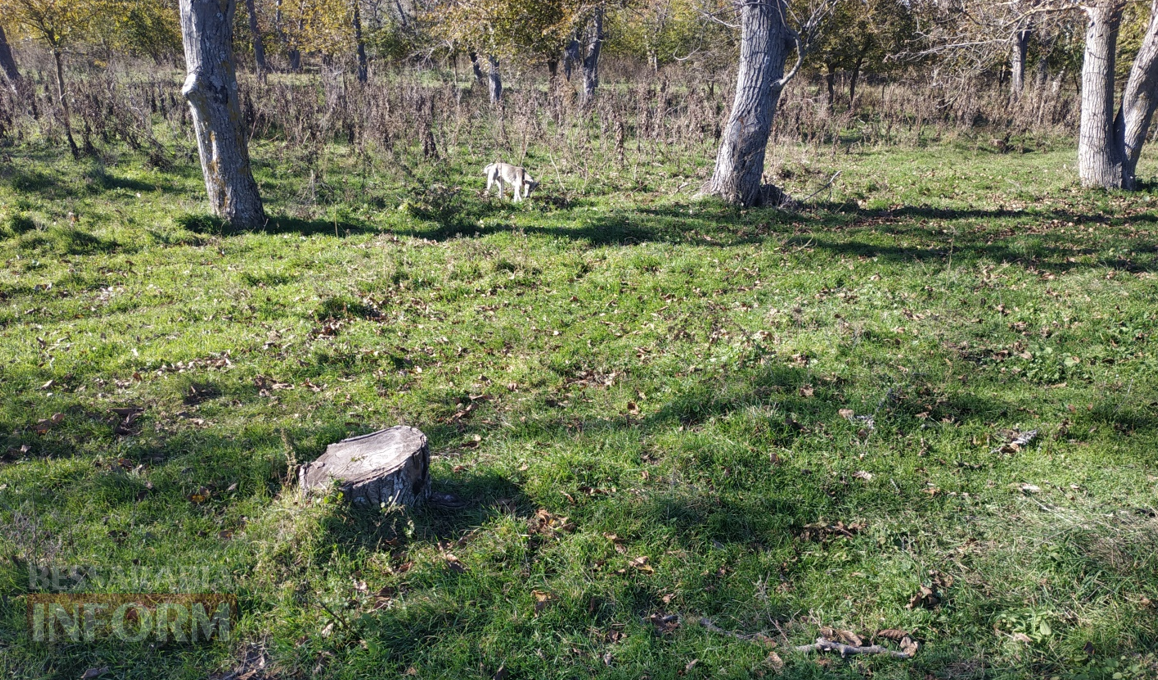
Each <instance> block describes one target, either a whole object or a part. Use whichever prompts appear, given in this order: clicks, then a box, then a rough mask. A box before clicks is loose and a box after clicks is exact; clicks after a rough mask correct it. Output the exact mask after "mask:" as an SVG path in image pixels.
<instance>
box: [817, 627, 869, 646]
mask: <svg viewBox="0 0 1158 680" xmlns="http://www.w3.org/2000/svg"><path fill="white" fill-rule="evenodd" d="M820 634H821V635H823V636H824V637H826V638H828V639H829V640H835V641H837V642H843V643H844V644H846V645H852V646H853V647H863V646H864V639H863V638H861V636H859V635H857V634H856V633H854V632H852V631H851V630H841V629H839V628H829V627H827V626H821V628H820Z"/></svg>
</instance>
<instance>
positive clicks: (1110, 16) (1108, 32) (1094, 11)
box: [1078, 0, 1123, 189]
mask: <svg viewBox="0 0 1158 680" xmlns="http://www.w3.org/2000/svg"><path fill="white" fill-rule="evenodd" d="M1086 13H1087V15H1088V17H1089V25H1088V26H1087V28H1086V48H1085V57H1084V59H1083V60H1082V117H1081V130H1080V132H1079V134H1078V176H1079V177H1080V178H1081V182H1082V186H1085V187H1102V188H1105V189H1117V188H1121V187H1122V162H1123V157H1122V156H1123V153H1122V136H1121V128H1120V126H1119V125H1117V124H1116V121H1115V116H1114V58H1115V52H1116V50H1117V45H1118V29H1119V27H1120V26H1121V23H1122V4H1121V3H1120V2H1118V0H1103V1H1102V2H1099V3H1098V4H1095V5H1093V6H1091V7H1088V8H1087V9H1086Z"/></svg>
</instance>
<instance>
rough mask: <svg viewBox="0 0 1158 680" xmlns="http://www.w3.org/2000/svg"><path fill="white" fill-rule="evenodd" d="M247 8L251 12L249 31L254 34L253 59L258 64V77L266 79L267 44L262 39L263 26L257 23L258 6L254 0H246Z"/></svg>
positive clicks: (267, 68)
mask: <svg viewBox="0 0 1158 680" xmlns="http://www.w3.org/2000/svg"><path fill="white" fill-rule="evenodd" d="M245 9H246V11H247V12H248V13H249V32H250V33H252V34H253V61H254V63H255V64H256V65H257V77H258V78H261V79H262V80H265V73H266V71H268V70H269V67H268V66H266V64H265V45H264V44H263V43H262V41H261V28H259V27H258V25H257V6H256V5H255V4H254V2H253V0H245Z"/></svg>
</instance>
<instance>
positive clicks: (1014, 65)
mask: <svg viewBox="0 0 1158 680" xmlns="http://www.w3.org/2000/svg"><path fill="white" fill-rule="evenodd" d="M1029 36H1030V28H1029V27H1026V28H1022V29H1019V30H1018V31H1017V33H1016V34H1014V36H1013V46H1012V50H1011V54H1010V58H1009V74H1010V77H1009V93H1010V94H1011V95H1013V98H1014V99H1017V98H1019V97H1021V92H1022V90H1024V89H1025V60H1026V57H1027V55H1028V54H1029Z"/></svg>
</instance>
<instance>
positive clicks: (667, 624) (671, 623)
mask: <svg viewBox="0 0 1158 680" xmlns="http://www.w3.org/2000/svg"><path fill="white" fill-rule="evenodd" d="M650 618H651V623H652V625H654V626H655V630H656V632H657V633H659V634H660V635H671V634H672V633H674V632H675V630H676V629H677V628H679V627H680V617H679V615H678V614H667V615H664V614H658V613H657V614H652V615H651V617H650Z"/></svg>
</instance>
